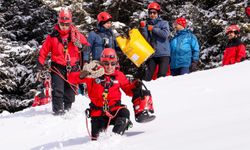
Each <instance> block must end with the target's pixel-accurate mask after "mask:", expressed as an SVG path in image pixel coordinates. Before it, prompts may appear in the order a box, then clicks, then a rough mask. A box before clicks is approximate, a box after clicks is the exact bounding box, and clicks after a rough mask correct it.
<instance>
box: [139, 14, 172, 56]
mask: <svg viewBox="0 0 250 150" xmlns="http://www.w3.org/2000/svg"><path fill="white" fill-rule="evenodd" d="M148 25H153V30H152V31H148V29H147V28H148ZM141 29H142V30H141V32H142V35H143V36H144V38H145V39H146V40H147V41H148V42H149V43H150V45H151V46H152V47H153V48H154V50H155V53H154V55H153V56H152V57H162V56H170V45H169V39H168V36H169V33H170V31H169V25H168V22H167V21H164V20H162V19H161V18H157V19H154V20H152V19H148V20H147V25H146V26H145V27H143V28H141Z"/></svg>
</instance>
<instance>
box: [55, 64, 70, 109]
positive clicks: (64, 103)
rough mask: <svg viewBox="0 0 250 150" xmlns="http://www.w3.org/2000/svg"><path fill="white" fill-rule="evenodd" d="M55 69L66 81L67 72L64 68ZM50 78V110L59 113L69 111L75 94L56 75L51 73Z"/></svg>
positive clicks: (67, 84)
mask: <svg viewBox="0 0 250 150" xmlns="http://www.w3.org/2000/svg"><path fill="white" fill-rule="evenodd" d="M57 69H58V70H59V71H60V73H61V74H62V75H63V76H64V78H65V79H67V77H66V76H67V71H66V69H65V68H59V67H57ZM51 77H52V110H53V112H55V113H56V112H59V111H63V110H69V109H70V108H71V105H72V103H73V102H74V101H75V93H74V90H73V89H72V87H71V86H70V85H69V83H67V82H66V81H64V80H63V79H62V78H61V77H60V76H59V75H58V74H56V73H54V72H53V71H52V72H51Z"/></svg>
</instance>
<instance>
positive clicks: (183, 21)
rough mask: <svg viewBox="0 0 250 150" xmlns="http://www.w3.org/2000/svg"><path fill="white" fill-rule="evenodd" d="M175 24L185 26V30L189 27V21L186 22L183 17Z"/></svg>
mask: <svg viewBox="0 0 250 150" xmlns="http://www.w3.org/2000/svg"><path fill="white" fill-rule="evenodd" d="M175 23H177V24H179V25H181V26H183V27H184V28H186V26H187V21H186V19H185V18H183V17H180V18H177V19H176V20H175Z"/></svg>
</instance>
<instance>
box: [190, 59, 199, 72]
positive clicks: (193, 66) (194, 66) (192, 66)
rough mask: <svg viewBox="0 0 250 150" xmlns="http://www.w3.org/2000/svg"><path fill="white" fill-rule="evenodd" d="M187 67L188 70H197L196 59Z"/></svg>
mask: <svg viewBox="0 0 250 150" xmlns="http://www.w3.org/2000/svg"><path fill="white" fill-rule="evenodd" d="M189 69H190V72H195V71H197V70H199V67H198V61H193V62H192V64H191V66H190V68H189Z"/></svg>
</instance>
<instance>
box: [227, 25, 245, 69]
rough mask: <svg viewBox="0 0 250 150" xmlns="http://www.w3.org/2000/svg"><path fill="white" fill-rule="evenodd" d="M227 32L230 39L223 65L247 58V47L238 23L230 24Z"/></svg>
mask: <svg viewBox="0 0 250 150" xmlns="http://www.w3.org/2000/svg"><path fill="white" fill-rule="evenodd" d="M226 34H227V36H228V40H229V41H228V43H227V46H226V49H225V51H224V56H223V60H222V65H223V66H224V65H230V64H235V63H237V62H241V61H243V60H244V59H245V58H246V47H245V45H244V44H243V43H242V42H241V40H240V37H239V34H240V28H239V27H238V26H237V25H230V26H229V27H228V28H227V29H226Z"/></svg>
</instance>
